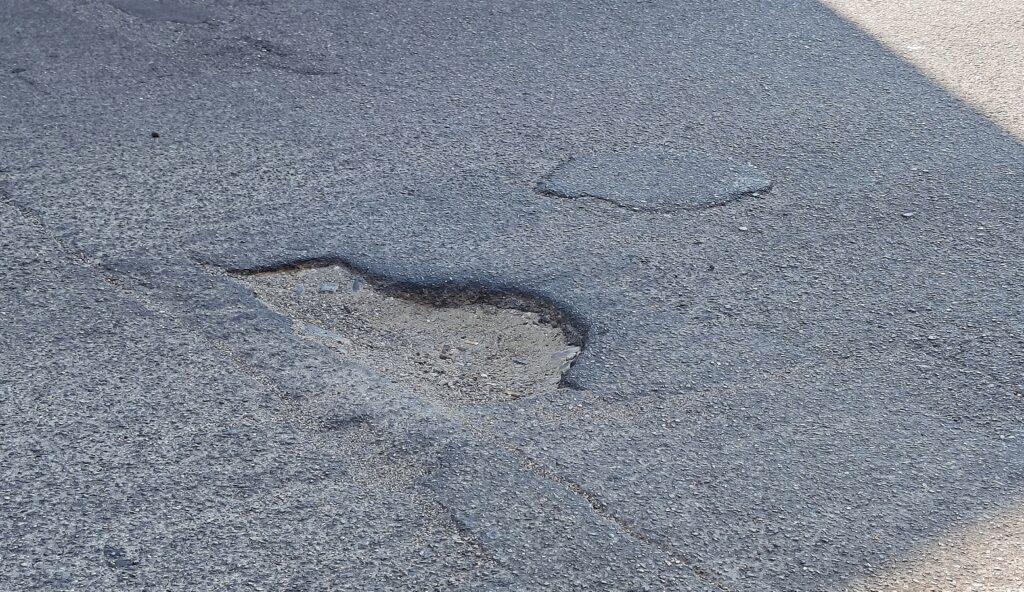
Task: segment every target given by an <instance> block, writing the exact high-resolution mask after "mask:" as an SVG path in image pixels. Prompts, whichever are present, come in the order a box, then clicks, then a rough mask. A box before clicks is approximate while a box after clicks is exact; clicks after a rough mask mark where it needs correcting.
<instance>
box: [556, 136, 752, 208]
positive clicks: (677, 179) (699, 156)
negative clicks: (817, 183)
mask: <svg viewBox="0 0 1024 592" xmlns="http://www.w3.org/2000/svg"><path fill="white" fill-rule="evenodd" d="M771 188H772V182H771V180H770V179H769V178H768V177H767V176H766V175H765V174H764V173H762V172H761V171H759V170H758V169H757V168H755V167H754V166H753V165H750V164H747V163H743V162H738V161H735V160H733V159H730V158H726V157H723V156H716V155H711V154H704V153H673V152H666V151H658V150H640V151H632V152H604V153H597V154H590V155H587V156H582V157H579V158H573V159H571V160H568V161H566V162H564V163H562V164H561V165H559V166H558V167H556V168H555V170H554V171H552V172H551V174H550V175H548V176H547V177H546V178H544V179H541V181H540V182H539V183H537V191H539V192H540V193H542V194H545V195H552V196H556V197H562V198H567V199H597V200H602V201H606V202H609V203H613V204H615V205H617V206H620V207H624V208H629V209H633V210H637V211H671V210H694V209H701V208H708V207H714V206H720V205H724V204H727V203H729V202H732V201H735V200H737V199H740V198H742V197H745V196H760V195H763V194H765V193H767V192H769V191H771Z"/></svg>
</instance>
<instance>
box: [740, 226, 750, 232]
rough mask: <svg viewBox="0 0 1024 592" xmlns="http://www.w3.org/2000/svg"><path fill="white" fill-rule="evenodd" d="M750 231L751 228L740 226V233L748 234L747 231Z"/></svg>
mask: <svg viewBox="0 0 1024 592" xmlns="http://www.w3.org/2000/svg"><path fill="white" fill-rule="evenodd" d="M748 230H750V229H749V228H747V227H746V226H740V228H739V231H740V232H746V231H748Z"/></svg>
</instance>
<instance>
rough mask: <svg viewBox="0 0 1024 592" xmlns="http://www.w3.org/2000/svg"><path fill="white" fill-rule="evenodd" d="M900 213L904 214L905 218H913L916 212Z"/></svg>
mask: <svg viewBox="0 0 1024 592" xmlns="http://www.w3.org/2000/svg"><path fill="white" fill-rule="evenodd" d="M900 215H901V216H903V217H904V218H913V217H914V212H903V213H902V214H900Z"/></svg>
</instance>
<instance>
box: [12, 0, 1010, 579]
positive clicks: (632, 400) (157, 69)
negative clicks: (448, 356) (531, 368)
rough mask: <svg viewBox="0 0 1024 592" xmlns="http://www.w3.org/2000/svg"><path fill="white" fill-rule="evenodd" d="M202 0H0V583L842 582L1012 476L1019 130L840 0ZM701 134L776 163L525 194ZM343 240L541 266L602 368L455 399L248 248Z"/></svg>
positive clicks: (581, 366)
mask: <svg viewBox="0 0 1024 592" xmlns="http://www.w3.org/2000/svg"><path fill="white" fill-rule="evenodd" d="M216 10H217V18H218V20H217V22H219V23H222V24H220V25H217V24H216V23H201V24H194V25H190V24H183V23H176V24H174V23H172V24H168V23H166V22H164V21H150V20H146V19H139V18H134V17H132V16H131V15H127V14H122V13H120V12H119V11H112V10H111V9H110V7H109V6H108V5H106V4H102V3H83V4H73V3H69V2H63V1H57V0H54V1H53V2H21V1H14V2H7V3H5V4H4V5H3V6H0V11H2V14H0V16H2V18H0V23H4V24H3V25H0V26H3V27H10V26H11V24H12V23H17V25H16V26H15V27H13V28H10V29H5V31H7V32H8V33H9V34H5V35H3V36H0V44H2V47H3V55H4V56H6V57H5V59H6V60H8V61H10V68H15V67H23V68H27V69H28V70H30V71H31V72H32V76H33V78H32V80H33V83H34V84H33V86H32V87H29V86H28V85H26V84H24V83H23V82H22V81H20V80H19V79H18V76H23V75H24V74H27V73H28V72H23V73H22V74H20V75H8V76H4V77H0V96H2V97H3V100H4V105H5V109H4V110H3V114H2V115H0V117H3V120H4V124H5V126H4V128H3V129H5V130H7V131H6V132H5V136H4V138H3V144H2V150H3V152H2V160H3V164H2V166H0V168H3V169H4V170H5V171H6V172H4V173H3V180H4V181H5V182H6V183H7V187H8V191H7V196H6V197H5V198H4V207H3V216H4V217H3V227H4V232H3V233H2V240H3V241H4V249H5V252H6V253H9V256H8V261H9V262H10V263H9V265H7V266H6V267H5V268H4V269H3V273H4V277H3V282H0V286H3V288H4V289H5V291H6V292H7V293H8V294H9V295H10V296H9V297H7V298H4V299H3V301H2V303H0V312H3V313H4V318H6V319H15V321H13V322H8V323H5V324H4V326H3V329H2V330H3V340H4V341H3V343H4V351H5V352H13V353H11V354H9V355H5V356H3V357H2V359H0V376H2V377H3V382H4V390H3V392H4V393H5V397H4V400H3V405H4V410H3V413H2V417H3V422H4V424H3V426H2V428H3V429H2V434H3V436H2V437H3V439H4V441H3V446H2V448H0V449H2V450H3V451H4V453H5V456H4V462H3V464H2V465H0V466H2V467H3V473H2V477H0V478H2V480H3V485H4V489H5V490H6V491H12V492H14V493H13V494H12V495H10V496H9V497H10V498H11V499H4V500H3V504H4V505H3V514H4V515H5V516H12V517H13V518H14V519H13V520H10V521H7V522H5V523H3V524H2V525H0V528H3V529H5V530H4V531H3V533H2V535H3V536H2V540H3V541H4V542H3V545H4V551H3V553H4V556H5V557H13V558H15V559H14V561H11V562H5V564H4V567H3V570H4V573H3V575H4V577H5V578H6V579H7V580H8V581H10V582H13V584H12V586H14V587H17V588H23V589H32V588H44V589H45V588H47V587H50V588H57V589H61V588H71V587H81V586H82V585H83V582H88V583H89V585H92V586H99V587H102V588H104V589H111V590H117V589H128V590H132V589H139V588H143V587H147V586H148V587H153V588H160V589H217V588H225V587H226V588H232V587H243V586H249V587H250V588H264V589H287V588H288V587H292V588H297V589H310V588H316V587H321V588H331V589H367V588H370V589H372V588H374V587H381V584H380V583H381V582H386V587H387V588H389V589H431V588H437V589H464V590H487V589H495V588H497V589H502V588H505V589H525V590H530V589H564V590H570V589H583V588H590V589H612V590H620V589H621V590H625V589H630V588H631V587H632V588H639V589H643V588H644V587H647V588H648V589H653V590H661V589H668V590H671V589H677V590H700V589H715V587H724V588H726V589H729V590H735V591H748V590H749V591H753V590H765V589H787V590H789V589H792V590H815V591H816V590H822V589H843V587H844V586H847V583H849V582H854V581H858V580H860V579H861V578H865V577H869V576H871V575H873V574H876V573H878V572H883V571H884V570H885V566H887V565H889V564H893V563H898V562H899V560H900V559H901V558H904V557H911V556H913V553H914V552H915V551H916V550H919V549H927V547H928V545H929V544H930V543H931V542H932V541H934V540H935V539H937V538H939V537H941V536H943V535H944V534H946V533H948V532H951V529H954V528H956V527H957V526H960V525H964V524H968V523H970V522H971V521H972V520H974V519H975V518H976V517H980V516H983V515H985V514H986V513H987V512H989V511H990V510H991V509H992V508H995V507H998V506H1000V505H1003V504H1007V503H1013V502H1014V501H1015V500H1017V499H1019V496H1020V486H1021V484H1022V478H1021V475H1022V474H1024V471H1022V467H1021V462H1022V461H1021V459H1022V457H1024V455H1022V453H1021V452H1022V451H1021V450H1020V446H1021V444H1020V443H1021V441H1022V438H1021V437H1019V435H1018V434H1019V430H1020V423H1021V421H1020V419H1021V416H1022V413H1021V402H1020V397H1019V395H1018V393H1019V392H1020V389H1019V387H1018V384H1019V383H1018V382H1015V380H1016V379H1015V378H1014V377H1015V376H1018V375H1019V368H1021V367H1022V360H1021V358H1020V352H1019V349H1017V348H1014V347H1010V346H1011V345H1012V344H1015V343H1018V342H1019V337H1020V336H1019V332H1018V331H1017V330H1016V327H1018V326H1019V325H1020V320H1021V319H1020V310H1021V308H1020V306H1019V304H1020V302H1021V293H1020V289H1021V288H1020V286H1022V285H1024V282H1021V279H1024V278H1021V277H1020V276H1021V268H1020V264H1019V262H1020V260H1021V259H1022V257H1021V255H1022V251H1024V249H1022V247H1024V245H1022V244H1021V237H1020V236H1019V233H1016V232H1014V231H1013V229H1014V228H1016V226H1017V222H1018V221H1019V220H1020V218H1021V208H1022V205H1021V202H1020V201H1019V200H1016V199H1013V198H1012V196H1014V195H1016V194H1017V193H1019V187H1020V183H1019V179H1020V176H1019V175H1020V172H1021V159H1022V151H1021V146H1020V144H1019V142H1017V141H1016V140H1015V139H1014V138H1012V137H1011V136H1009V135H1008V134H1006V133H1004V132H1002V131H1001V130H1000V129H998V128H996V127H995V126H993V125H992V124H991V123H989V122H988V121H986V120H985V119H984V118H983V117H981V116H979V115H978V114H977V113H975V112H973V111H971V110H970V109H969V108H967V107H965V106H964V105H963V104H961V103H959V102H958V101H957V100H955V99H954V98H952V97H950V96H949V95H948V94H947V93H946V92H945V91H943V90H942V89H940V88H937V87H936V86H934V85H933V84H932V83H930V82H929V81H928V80H927V79H925V78H924V77H922V76H921V75H919V74H918V73H917V72H916V71H915V70H913V69H912V68H911V67H910V66H909V65H908V64H906V63H904V62H902V61H900V60H899V59H897V58H895V57H894V56H892V55H891V54H890V53H889V52H887V51H886V50H884V49H883V48H881V47H880V46H879V45H878V44H877V43H875V42H874V41H873V40H872V39H870V38H868V37H867V36H866V35H864V34H863V33H861V32H859V31H858V30H856V29H855V28H854V27H852V26H851V25H849V24H848V23H846V22H845V21H843V20H842V19H840V18H838V17H837V16H836V15H834V14H833V13H832V12H830V11H828V10H826V9H825V8H824V7H822V6H820V5H819V4H817V3H814V2H809V1H803V0H802V1H799V2H793V3H787V4H786V5H785V6H780V5H771V6H768V5H764V4H758V3H750V2H745V1H741V0H735V1H727V2H716V3H713V5H712V3H700V2H695V3H690V4H687V5H685V6H682V7H681V6H680V5H679V4H678V3H674V2H672V3H670V2H657V1H656V2H649V3H642V4H641V3H637V4H632V3H631V4H629V5H625V4H619V3H612V4H597V3H583V4H571V5H567V4H565V3H554V2H538V3H535V4H533V5H531V6H530V7H528V8H527V7H524V6H521V5H518V4H505V5H501V6H483V5H476V4H451V3H446V4H444V5H443V6H442V5H440V4H436V5H435V4H427V5H424V6H418V7H416V8H413V7H409V6H404V5H398V4H382V5H378V6H376V7H375V8H372V9H371V8H367V7H362V8H361V7H354V6H350V5H340V4H337V3H331V2H316V1H304V2H297V3H289V4H287V5H280V6H276V7H274V8H273V9H272V10H271V9H269V8H261V7H259V6H256V5H253V4H251V3H243V2H224V3H220V4H218V6H217V9H216ZM313 13H315V14H317V15H319V18H318V19H315V20H310V19H309V16H308V15H309V14H313ZM112 15H118V16H116V17H115V16H112ZM566 31H573V32H574V34H573V35H568V36H567V35H566V34H565V32H566ZM723 32H725V33H727V34H723ZM245 37H248V38H251V39H260V40H265V41H267V42H268V43H272V44H274V46H275V47H283V48H288V51H286V52H282V53H283V54H284V55H272V56H266V55H263V54H265V53H267V52H261V51H260V50H259V49H258V48H255V47H252V44H251V43H250V44H246V43H245V41H244V38H245ZM245 47H248V49H245V53H237V52H235V53H232V51H233V50H231V51H229V50H230V49H231V48H245ZM329 48H330V49H329ZM311 60H312V63H314V64H316V65H317V68H322V69H324V70H330V71H332V72H338V74H335V75H330V76H304V75H299V74H296V73H295V72H290V71H288V70H284V69H282V68H280V67H278V65H279V63H283V64H286V65H295V66H302V64H307V63H310V61H311ZM538 64H542V65H543V66H544V67H543V68H538V67H537V65H538ZM5 67H6V66H5ZM438 97H444V100H439V99H438ZM151 130H159V133H160V138H152V137H150V131H151ZM694 147H699V151H701V152H707V153H711V154H719V155H728V156H730V157H733V158H736V159H738V160H739V161H740V162H744V163H750V165H751V166H754V167H756V168H757V169H758V170H760V171H765V172H766V173H767V175H768V176H770V178H771V179H772V181H773V187H772V190H771V194H770V195H771V198H770V199H760V200H756V199H740V200H736V201H732V202H730V203H726V204H723V205H720V206H717V207H711V208H701V209H694V210H686V211H668V212H664V211H640V212H635V211H632V210H629V209H628V208H620V207H614V208H613V207H596V205H595V204H593V203H588V202H586V200H567V199H552V198H551V197H550V196H544V195H539V194H538V193H537V192H536V191H535V184H536V183H537V181H538V180H539V179H541V178H543V177H544V176H545V175H547V174H549V173H550V172H551V171H552V170H554V169H555V168H556V167H557V166H559V164H561V163H564V162H566V160H568V159H569V158H570V157H571V156H572V155H579V154H621V153H630V152H632V151H634V150H664V151H667V152H670V153H673V154H684V153H687V152H692V151H693V149H694ZM907 212H913V213H914V216H911V217H905V216H903V214H904V213H907ZM741 228H742V229H746V230H741ZM318 258H322V259H336V260H344V261H348V262H351V263H352V264H353V265H355V266H356V267H357V268H360V269H372V270H375V271H376V272H377V273H379V275H381V276H382V277H387V278H391V279H393V280H395V281H401V282H409V283H412V284H417V285H433V286H437V285H444V284H450V285H455V286H459V285H488V286H511V287H515V288H516V289H517V290H520V291H523V292H524V293H526V292H528V293H533V294H539V295H543V296H544V297H545V298H546V299H547V300H548V301H549V302H552V303H555V304H556V305H557V306H558V308H559V309H561V310H567V311H572V313H573V314H574V315H577V316H578V318H580V319H583V320H584V321H585V323H586V326H587V330H588V339H587V347H586V348H585V350H584V351H583V352H582V353H581V354H580V356H579V357H578V358H577V360H576V361H575V363H574V364H573V366H572V368H571V369H570V370H569V372H568V375H567V376H568V377H569V379H571V380H573V381H574V384H576V385H577V386H578V387H579V388H578V389H562V391H561V392H560V393H559V396H557V397H533V398H524V399H522V400H511V401H503V402H500V403H495V404H493V405H489V406H488V405H483V406H474V407H473V408H472V409H468V408H467V409H461V410H460V412H459V413H460V416H459V417H458V418H453V417H452V415H451V412H450V411H449V410H447V409H441V408H439V407H438V406H437V405H434V404H433V403H432V402H431V401H429V400H425V399H423V398H420V397H416V396H412V395H411V394H410V393H408V392H405V391H404V390H403V389H400V388H397V387H396V385H394V384H393V383H391V382H390V381H388V380H387V378H386V377H384V376H380V375H379V374H377V373H374V372H372V371H370V370H369V369H367V368H366V367H364V366H362V365H359V364H355V363H352V362H351V361H350V360H345V359H344V358H343V357H339V356H338V355H337V354H336V353H335V352H332V351H330V350H329V349H327V348H325V347H322V346H318V344H316V343H313V342H311V341H310V340H308V339H305V338H303V337H301V336H299V335H296V334H295V333H294V329H293V323H292V322H291V320H290V319H288V318H286V317H284V316H282V315H280V314H276V313H275V312H274V311H272V310H270V309H268V308H267V307H266V306H264V305H263V304H262V303H261V302H260V301H259V300H258V299H256V298H255V297H254V296H253V295H252V293H251V291H249V290H247V289H246V288H245V287H244V286H240V285H239V284H238V283H237V282H235V281H233V280H232V279H231V278H229V277H227V276H226V275H224V273H223V270H224V269H261V268H266V267H270V266H275V265H280V264H283V263H288V262H295V261H302V260H310V259H318ZM929 336H934V337H935V338H936V339H934V340H929V339H928V337H929ZM925 342H926V343H928V344H931V345H927V346H926V347H922V345H923V343H925ZM954 345H956V347H955V348H954V347H953V346H954ZM926 348H931V349H927V351H926ZM961 348H962V349H961ZM346 417H365V418H368V419H365V420H360V421H352V422H345V421H342V422H341V424H342V426H343V427H344V426H346V425H347V426H348V427H345V429H339V430H326V431H325V430H323V429H322V426H323V425H324V422H326V421H329V420H330V418H346ZM456 419H457V421H456ZM466 426H471V428H472V429H469V428H467V427H466ZM481 434H483V435H481ZM487 434H496V435H497V436H494V437H493V438H492V437H489V436H486V435H487ZM524 459H528V460H524ZM531 466H532V467H535V468H536V467H541V468H542V470H543V472H544V473H546V475H547V476H545V475H544V474H538V472H539V470H533V469H531ZM581 492H586V494H585V495H582V494H581ZM594 500H597V503H596V504H595V502H594ZM595 506H596V507H595ZM598 510H600V511H598ZM181 541H188V543H187V544H184V543H181ZM466 541H468V544H467V543H466ZM108 546H111V547H117V548H121V549H124V550H125V553H124V557H125V558H126V559H130V560H131V561H137V562H138V563H137V564H133V567H132V568H131V569H125V570H118V569H114V568H111V567H110V566H109V565H108V558H107V557H106V556H105V555H104V549H106V548H107V547H108ZM538 549H543V551H540V552H538ZM211 558H212V559H211ZM687 565H689V566H690V567H687Z"/></svg>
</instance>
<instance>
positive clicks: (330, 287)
mask: <svg viewBox="0 0 1024 592" xmlns="http://www.w3.org/2000/svg"><path fill="white" fill-rule="evenodd" d="M337 291H338V284H336V283H334V282H323V283H322V284H320V293H321V294H333V293H335V292H337Z"/></svg>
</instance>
